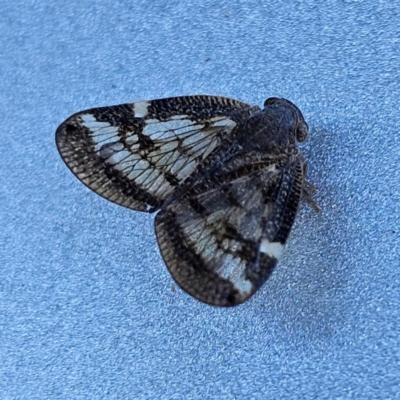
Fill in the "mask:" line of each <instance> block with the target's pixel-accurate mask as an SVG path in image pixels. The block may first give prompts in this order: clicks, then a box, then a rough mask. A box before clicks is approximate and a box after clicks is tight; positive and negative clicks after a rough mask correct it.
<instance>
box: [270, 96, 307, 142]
mask: <svg viewBox="0 0 400 400" xmlns="http://www.w3.org/2000/svg"><path fill="white" fill-rule="evenodd" d="M272 105H277V106H281V107H283V108H285V109H287V110H290V111H291V112H292V113H293V114H294V118H295V119H296V121H297V126H296V132H295V135H296V140H297V141H298V142H304V141H305V140H306V139H307V136H308V125H307V123H306V121H304V117H303V114H302V113H301V111H300V110H299V109H298V108H297V107H296V106H295V105H294V104H293V103H292V102H291V101H289V100H286V99H280V98H278V97H270V98H269V99H267V100H265V102H264V107H268V106H272Z"/></svg>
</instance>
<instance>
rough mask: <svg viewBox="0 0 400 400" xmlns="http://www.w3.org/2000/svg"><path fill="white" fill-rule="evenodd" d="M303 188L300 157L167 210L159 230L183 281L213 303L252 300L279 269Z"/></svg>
mask: <svg viewBox="0 0 400 400" xmlns="http://www.w3.org/2000/svg"><path fill="white" fill-rule="evenodd" d="M302 186H303V166H302V162H301V160H300V159H299V158H295V159H292V160H290V161H289V162H288V163H286V165H284V166H278V165H277V164H271V165H269V166H268V167H266V168H264V169H263V170H261V171H258V172H257V171H256V172H253V173H251V174H249V175H246V176H243V177H238V178H237V179H234V180H232V181H230V182H229V183H226V184H222V185H221V186H220V187H215V188H214V189H213V190H211V191H207V192H204V193H202V194H199V195H196V194H194V195H190V193H188V194H187V195H185V196H183V197H182V198H180V199H178V200H176V201H175V202H172V203H171V204H166V205H165V207H163V208H162V209H161V211H160V213H159V214H158V215H157V216H156V220H155V228H156V234H157V239H158V243H159V246H160V249H161V253H162V255H163V258H164V261H165V263H166V264H167V266H168V269H169V271H170V272H171V274H172V276H173V277H174V279H175V280H176V282H177V283H178V284H179V285H180V286H181V287H182V288H183V289H184V290H185V291H186V292H188V293H189V294H190V295H192V296H194V297H195V298H197V299H198V300H200V301H203V302H205V303H208V304H213V305H216V306H234V305H237V304H240V303H243V302H244V301H246V300H247V299H248V298H249V297H250V296H251V295H253V294H254V293H255V292H256V291H257V290H258V289H259V288H260V287H261V285H262V284H263V283H264V282H265V281H266V280H267V278H268V277H269V275H270V274H271V272H272V270H273V268H274V267H275V265H276V263H277V259H278V258H279V256H280V254H281V252H282V250H283V248H284V245H285V243H286V239H287V237H288V235H289V232H290V229H291V227H292V224H293V221H294V218H295V215H296V211H297V207H298V204H299V201H300V196H301V192H302Z"/></svg>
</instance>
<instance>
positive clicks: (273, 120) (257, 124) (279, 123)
mask: <svg viewBox="0 0 400 400" xmlns="http://www.w3.org/2000/svg"><path fill="white" fill-rule="evenodd" d="M296 124H297V121H296V119H295V118H294V117H293V114H292V113H290V112H289V110H287V109H281V108H277V107H274V108H272V107H266V108H264V109H263V110H261V111H259V112H257V113H255V114H253V115H252V116H250V117H249V118H248V120H247V121H246V122H245V124H244V125H243V128H242V130H241V131H240V132H239V133H238V136H237V141H238V144H239V145H240V147H241V148H242V149H243V151H244V152H255V153H260V155H262V154H268V155H269V156H271V155H272V156H274V155H275V156H282V155H284V154H287V155H290V154H293V152H294V151H295V149H296V147H297V146H296V140H295V130H296Z"/></svg>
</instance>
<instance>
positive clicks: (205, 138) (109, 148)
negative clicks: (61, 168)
mask: <svg viewBox="0 0 400 400" xmlns="http://www.w3.org/2000/svg"><path fill="white" fill-rule="evenodd" d="M249 110H250V106H249V105H247V104H245V103H242V102H239V101H237V100H232V99H228V98H224V97H215V96H184V97H174V98H167V99H160V100H151V101H141V102H136V103H129V104H123V105H119V106H113V107H102V108H93V109H90V110H86V111H82V112H80V113H77V114H74V115H72V116H71V117H70V118H68V119H67V120H66V121H65V122H63V123H62V124H61V125H60V126H59V128H58V129H57V132H56V143H57V148H58V150H59V152H60V154H61V157H62V158H63V160H64V161H65V163H66V164H67V166H68V167H69V168H70V169H71V171H72V172H73V173H74V174H75V175H76V176H77V177H78V179H80V180H81V181H82V182H83V183H84V184H85V185H86V186H88V187H89V188H90V189H92V190H93V191H95V192H96V193H98V194H99V195H101V196H103V197H105V198H106V199H108V200H110V201H113V202H115V203H117V204H120V205H122V206H125V207H129V208H131V209H134V210H139V211H154V210H156V209H157V208H159V207H160V206H161V204H162V203H163V201H164V200H165V199H166V198H167V197H168V196H169V195H170V194H171V193H172V192H173V191H174V189H175V187H176V186H178V185H179V183H180V182H182V181H183V180H185V179H186V178H187V177H188V176H189V175H190V174H191V173H192V172H193V171H194V170H195V169H196V167H197V165H198V164H199V163H201V162H202V161H203V160H204V159H205V158H206V157H207V156H208V155H209V154H210V153H212V152H213V151H214V149H216V148H217V147H218V145H219V144H220V143H221V141H222V140H223V139H224V138H225V139H226V138H227V136H229V134H230V133H231V132H232V131H233V129H234V128H235V126H237V124H238V123H239V122H240V121H241V120H242V119H244V118H246V116H248V115H249Z"/></svg>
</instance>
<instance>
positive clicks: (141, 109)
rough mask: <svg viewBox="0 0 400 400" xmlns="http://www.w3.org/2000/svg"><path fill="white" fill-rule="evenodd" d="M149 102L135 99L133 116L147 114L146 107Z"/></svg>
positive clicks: (140, 116) (138, 116) (141, 116)
mask: <svg viewBox="0 0 400 400" xmlns="http://www.w3.org/2000/svg"><path fill="white" fill-rule="evenodd" d="M149 105H150V103H149V102H148V101H137V102H136V103H133V111H134V115H135V118H143V117H145V116H146V115H147V114H148V111H147V108H148V107H149Z"/></svg>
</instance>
